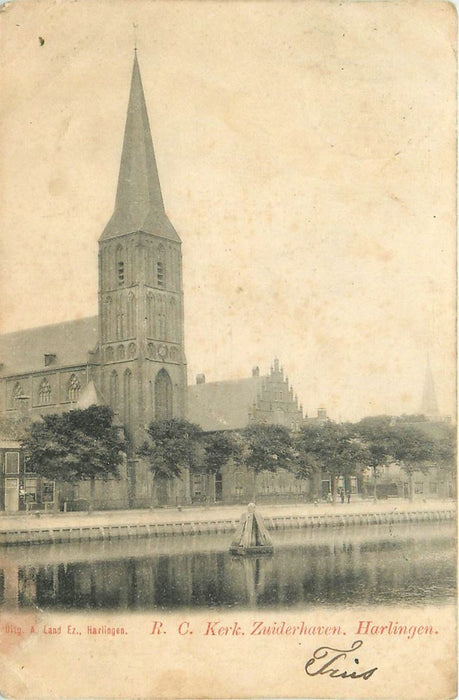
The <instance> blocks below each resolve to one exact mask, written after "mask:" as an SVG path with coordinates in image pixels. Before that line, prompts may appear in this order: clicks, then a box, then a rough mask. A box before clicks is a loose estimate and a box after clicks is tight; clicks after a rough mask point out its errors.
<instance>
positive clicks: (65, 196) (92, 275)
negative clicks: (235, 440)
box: [0, 0, 457, 699]
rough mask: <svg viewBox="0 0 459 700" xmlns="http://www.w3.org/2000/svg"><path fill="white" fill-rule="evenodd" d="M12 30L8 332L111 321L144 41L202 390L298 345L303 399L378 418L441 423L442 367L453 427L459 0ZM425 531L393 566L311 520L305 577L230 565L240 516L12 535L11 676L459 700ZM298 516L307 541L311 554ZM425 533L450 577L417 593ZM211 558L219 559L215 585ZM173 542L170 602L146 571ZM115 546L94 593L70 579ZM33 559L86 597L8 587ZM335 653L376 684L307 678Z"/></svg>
mask: <svg viewBox="0 0 459 700" xmlns="http://www.w3.org/2000/svg"><path fill="white" fill-rule="evenodd" d="M0 32H1V47H0V56H1V62H2V67H3V69H2V74H1V77H0V89H1V96H2V97H1V105H0V149H1V154H2V157H1V170H0V178H1V183H2V184H1V195H0V219H1V237H0V260H1V263H0V275H1V276H0V290H1V299H2V304H1V309H0V329H1V332H2V333H11V332H14V331H19V330H22V329H27V328H29V327H36V326H37V327H38V326H45V325H48V324H53V323H60V322H63V321H69V320H74V319H80V318H85V317H88V316H93V315H95V314H97V309H98V300H97V294H98V263H97V254H98V248H97V246H98V243H97V242H98V238H99V236H100V234H101V233H102V231H103V229H104V227H105V226H106V224H107V222H108V220H109V218H110V216H111V214H112V212H113V206H114V202H115V195H116V183H117V178H118V171H119V165H120V157H121V147H122V141H123V130H124V124H125V119H126V109H127V103H128V94H129V85H130V80H131V71H132V61H133V57H134V47H136V49H137V56H138V61H139V65H140V70H141V74H142V83H143V89H144V93H145V100H146V105H147V109H148V115H149V120H150V127H151V134H152V138H153V143H154V147H155V153H156V160H157V165H158V172H159V179H160V182H161V188H162V195H163V199H164V203H165V209H166V213H167V216H168V217H169V219H170V221H171V222H172V224H173V226H174V227H175V229H176V230H177V231H178V233H179V234H180V238H181V240H182V246H183V287H184V300H185V301H184V303H185V347H186V354H187V360H188V377H189V378H188V381H189V383H190V384H193V383H194V381H195V380H194V377H195V375H196V374H199V373H203V374H205V375H206V377H208V378H209V379H210V380H213V381H223V380H228V379H238V378H241V377H246V376H248V375H249V374H250V371H251V368H252V366H257V365H262V366H263V367H264V368H267V367H269V365H270V363H271V362H272V361H273V358H274V357H280V358H281V360H282V363H283V365H284V367H285V368H286V371H288V374H289V377H291V380H292V384H293V386H294V388H295V392H297V394H298V397H299V401H300V402H301V403H302V404H303V406H304V410H305V411H307V412H309V413H310V414H313V413H314V412H315V410H316V408H317V407H318V406H322V405H325V406H326V407H327V411H328V414H329V415H330V416H331V418H332V419H333V420H335V421H356V420H359V419H360V418H361V417H363V416H366V415H378V414H397V415H401V414H415V413H417V412H418V407H419V402H420V397H421V393H422V385H423V381H424V373H425V367H426V361H427V360H426V358H427V357H429V358H430V363H431V366H432V370H433V374H434V376H435V382H436V392H437V397H438V403H439V405H440V410H441V413H442V414H444V415H449V416H451V417H452V421H453V423H454V422H455V279H456V270H455V246H456V244H455V227H456V70H457V67H456V47H457V34H456V32H457V22H456V11H455V8H454V6H453V5H452V4H450V3H446V2H372V3H362V2H343V3H338V2H315V0H307V1H304V2H291V3H290V2H280V1H279V2H277V1H274V2H250V1H247V2H207V3H201V2H173V1H170V2H145V1H140V0H139V1H138V0H132V1H131V2H123V1H121V0H110V1H108V0H105V1H104V0H97V1H94V0H78V1H76V2H70V1H67V2H62V1H53V2H51V1H49V0H36V1H31V0H23V1H21V2H19V1H18V2H11V3H5V4H3V5H2V6H1V8H0ZM2 359H3V358H2ZM320 507H321V508H322V505H321V506H320ZM260 508H261V511H262V512H263V508H262V507H260ZM312 508H313V506H312V504H310V503H309V504H306V503H305V504H304V513H309V514H310V513H311V512H312ZM241 512H242V509H241ZM178 517H180V518H183V515H179V516H178ZM135 519H136V516H135V511H134V515H133V518H132V522H134V523H135ZM437 524H438V523H432V528H431V530H432V532H433V530H434V529H435V527H436V526H437ZM434 526H435V527H434ZM372 527H373V526H372ZM374 527H375V528H378V527H379V526H374ZM419 527H420V528H424V529H423V530H422V531H421V530H419V531H418V533H419V532H421V534H422V537H421V540H422V542H421V544H420V542H419V541H418V539H416V536H415V535H413V534H412V533H411V534H409V535H407V534H406V533H404V534H403V538H404V539H403V542H404V544H403V547H402V548H401V549H400V548H399V549H397V548H395V549H394V554H393V556H392V555H391V554H390V552H388V551H387V547H388V546H389V545H387V544H382V543H381V542H382V540H381V537H380V536H379V535H377V534H376V530H374V532H372V533H369V530H370V529H371V528H366V527H365V526H363V529H362V532H360V533H359V532H355V533H354V534H352V536H351V535H346V536H345V535H344V530H343V529H340V530H339V532H338V530H336V531H335V530H334V529H331V530H328V531H324V530H321V531H320V533H319V531H316V532H314V533H312V534H311V533H310V532H309V531H308V533H307V542H308V547H309V549H308V554H307V558H306V559H302V560H301V561H302V562H303V569H302V570H301V571H302V573H301V579H300V574H298V576H297V577H295V574H294V573H293V574H292V573H291V571H293V572H294V570H295V560H294V559H292V558H291V559H290V560H289V562H288V564H286V566H288V571H289V574H288V576H285V577H283V575H282V565H279V567H278V568H276V564H275V560H273V561H274V564H272V563H266V562H261V565H260V564H256V562H255V561H244V562H241V561H237V562H234V561H230V562H229V561H227V560H223V558H222V559H219V556H221V557H223V554H221V552H224V553H225V556H226V552H227V549H228V547H229V544H230V541H231V535H230V534H228V533H226V534H225V535H219V536H218V537H219V538H220V539H219V540H218V542H216V540H215V538H214V539H212V536H209V537H208V538H207V536H204V535H202V536H201V535H196V536H194V537H188V538H187V537H186V536H182V537H181V538H179V539H180V542H178V540H177V537H170V538H167V537H166V538H161V541H160V540H159V538H155V539H148V538H147V539H142V540H138V541H137V540H136V541H134V540H132V541H129V544H128V545H127V546H126V547H125V548H124V549H123V543H121V542H120V543H117V544H116V543H115V544H116V546H114V547H113V548H111V547H110V546H109V545H108V544H107V543H105V542H104V543H99V544H100V547H99V545H98V543H97V542H93V543H91V544H90V545H89V544H88V546H87V547H86V546H85V545H84V544H81V545H79V548H78V551H77V552H76V550H75V549H74V550H73V551H72V552H71V553H69V550H68V549H66V547H67V546H66V545H65V544H60V545H57V544H56V545H39V544H37V545H35V546H34V547H30V548H28V549H27V548H17V549H16V548H14V547H5V548H2V550H1V552H0V559H1V566H2V571H3V584H2V586H3V600H4V604H3V606H2V607H1V608H0V628H1V634H0V667H1V673H0V693H1V695H2V696H4V697H7V698H9V697H11V698H13V697H14V698H52V697H55V698H84V697H92V698H123V697H135V698H175V697H181V698H189V697H194V698H200V697H208V698H226V697H234V698H243V697H247V698H252V697H254V698H255V697H278V698H283V697H303V698H314V697H317V698H337V697H343V698H369V697H371V698H426V699H427V698H429V699H430V698H449V697H453V696H454V695H455V693H456V677H457V669H456V657H457V641H456V639H457V637H456V606H455V596H454V595H451V594H450V595H448V596H442V595H440V593H439V591H440V592H441V590H440V589H442V586H443V584H444V575H446V574H445V571H446V569H445V568H442V567H443V566H444V562H443V560H442V559H441V556H440V555H441V548H442V547H443V546H444V532H443V531H442V533H443V535H442V537H440V535H441V534H442V533H440V534H438V533H437V535H436V537H437V539H435V537H434V536H433V535H432V532H431V531H430V530H429V528H430V523H427V522H425V523H421V524H419ZM394 528H395V529H394V533H395V532H396V527H395V526H394ZM363 531H365V532H363ZM276 534H277V537H278V539H277V540H276V538H274V539H275V545H276V542H277V543H279V546H280V545H281V544H282V543H283V547H284V548H285V550H286V551H287V552H288V551H291V552H293V553H295V552H296V551H297V550H296V549H294V548H295V547H299V546H303V545H304V542H303V544H301V542H300V539H299V538H300V535H299V534H296V535H295V534H291V537H290V539H289V536H288V534H287V535H285V533H280V534H278V533H276ZM447 534H448V536H449V537H450V538H451V540H452V539H454V537H455V530H454V527H453V526H452V528H451V529H450V530H448V533H447ZM284 535H285V541H284V540H283V539H282V537H284ZM366 535H368V538H369V539H368V541H367V540H365V541H364V539H365V536H366ZM393 536H394V538H395V539H396V537H397V535H396V534H394V535H393ZM215 537H216V536H215ZM305 537H306V535H305ZM314 537H315V538H316V539H314ZM206 538H207V539H206ZM226 540H227V544H226ZM222 542H223V544H222ZM384 542H385V540H384ZM117 546H119V549H117V548H116V547H117ZM289 547H290V550H289ZM422 547H426V548H427V550H428V554H427V555H426V558H425V560H424V566H426V567H427V569H428V570H429V571H430V572H432V571H434V572H436V573H435V574H434V575H433V583H432V579H429V581H427V582H426V584H425V593H424V594H423V595H419V596H418V598H417V599H416V600H413V599H411V598H410V590H411V589H410V583H409V581H410V579H411V578H412V579H413V581H414V580H415V579H416V580H417V577H418V578H420V579H422V575H423V573H422V572H421V573H420V572H419V571H418V568H417V566H418V565H417V563H416V562H417V560H414V559H411V557H412V556H413V552H417V551H418V550H419V549H420V548H422ZM292 548H293V549H292ZM298 551H300V550H298ZM190 552H191V553H193V555H194V558H193V557H190V556H189V555H190ZM209 552H210V553H211V554H212V552H213V553H214V554H212V556H214V558H215V562H216V563H215V567H216V568H215V571H218V570H219V568H218V567H219V566H220V564H219V563H218V562H223V563H221V568H220V577H219V578H218V576H217V578H216V579H215V580H213V579H212V581H210V579H209V580H206V579H205V576H204V575H203V577H202V579H199V580H198V579H197V578H196V577H194V578H193V576H194V572H195V571H198V570H199V567H200V566H201V565H203V564H202V562H203V557H204V558H205V556H207V555H209ZM153 555H154V556H155V557H157V558H161V557H163V559H162V560H161V561H162V564H161V562H160V563H159V564H157V569H156V570H155V571H156V574H155V575H156V579H155V580H156V582H157V585H158V587H159V586H160V584H161V576H162V575H164V577H165V578H164V580H165V581H167V586H168V591H164V590H163V589H161V590H162V598H161V601H160V602H159V603H158V599H157V598H155V597H154V596H153V595H150V593H151V591H150V588H149V586H150V585H151V582H150V579H148V576H147V573H146V572H147V570H148V571H149V569H148V566H147V565H145V567H146V568H142V567H143V564H142V562H148V560H149V557H151V556H153ZM209 556H210V555H209ZM292 556H293V554H292ZM295 556H296V555H295ZM305 556H306V555H305ZM453 556H454V555H453ZM346 557H347V559H348V560H349V561H347V559H346ZM366 560H367V561H371V562H372V563H371V567H372V568H371V569H368V570H367V569H365V568H364V565H365V562H366ZM299 561H300V560H299ZM75 562H76V563H75ZM91 562H98V563H99V564H100V568H99V569H98V570H97V572H96V573H95V574H94V577H95V578H94V579H91V581H89V583H88V588H87V590H86V589H85V590H83V588H82V589H81V590H79V591H78V596H79V597H78V604H74V601H75V600H76V598H75V595H76V594H75V591H73V592H72V590H70V587H67V588H66V586H67V583H66V582H68V581H70V579H71V577H69V576H68V575H67V574H68V571H73V569H72V567H75V566H76V567H77V569H78V567H79V566H80V567H83V568H84V566H89V565H90V564H91ZM129 562H131V564H129ZM139 562H140V563H139ZM304 562H307V566H306V568H305V564H304ZM378 562H379V564H378ZM426 562H427V563H426ZM399 563H401V567H402V568H401V572H402V573H400V572H399V569H398V568H397V567H398V565H399ZM161 566H162V568H161ZM260 566H261V568H260ZM298 566H300V565H298ZM347 566H349V567H350V568H349V569H346V567H347ZM451 566H452V567H453V570H454V564H453V565H451V564H450V565H449V568H447V572H448V576H451ZM187 567H188V569H187ZM257 567H258V568H257ZM273 567H274V568H273ZM342 567H344V568H342ZM403 567H404V568H403ZM25 570H27V571H29V572H30V571H32V570H33V571H34V572H35V573H34V574H33V576H34V582H35V583H34V585H36V586H38V588H37V590H38V593H37V600H38V599H39V598H40V596H39V592H40V586H42V590H43V591H44V590H45V589H46V590H48V589H49V590H51V591H56V590H59V591H60V593H61V597H60V598H59V599H53V598H52V595H51V597H48V598H47V597H46V595H44V594H43V595H42V597H41V598H40V600H41V601H42V603H43V604H40V603H39V602H38V603H37V604H36V605H34V606H30V605H28V606H27V605H21V597H20V596H19V599H18V596H17V591H16V593H14V591H13V594H12V598H14V596H16V598H15V600H16V604H15V605H11V604H9V603H8V601H10V603H11V600H12V598H11V596H10V598H8V594H9V593H11V591H9V589H8V585H9V584H8V581H10V580H11V576H12V575H14V576H15V577H17V576H18V575H19V577H20V576H22V575H23V573H20V574H18V571H20V572H23V571H25ZM81 570H83V569H81ZM78 571H79V569H78ZM190 571H191V573H190ZM36 572H38V574H37V573H36ZM120 572H122V573H123V575H125V576H127V577H128V578H127V579H123V581H121V574H120ZM161 572H162V573H161ZM72 575H73V574H72ZM118 575H120V579H119V580H118V578H117V576H118ZM129 576H131V579H129ZM142 576H143V577H144V578H143V579H142ZM187 576H189V579H188V578H186V577H187ZM309 576H311V577H312V579H311V581H312V583H311V581H310V580H309V578H308V577H309ZM314 576H315V577H316V578H315V579H314ZM398 576H399V577H400V578H397V577H398ZM40 577H41V578H40ZM53 577H54V578H53ZM184 577H185V578H184ZM185 579H186V580H185ZM71 580H72V581H75V580H76V578H74V579H71ZM126 580H128V581H131V583H128V584H126ZM15 581H16V583H17V578H16V579H15ZM53 581H54V583H53ZM142 581H143V583H142ZM346 581H347V582H348V583H346ZM50 582H51V583H50ZM351 583H352V586H353V588H352V590H353V595H352V599H351V598H348V597H347V596H346V590H347V589H346V586H347V585H349V586H351ZM20 585H22V589H21V590H22V594H23V596H24V595H25V593H24V591H26V588H27V586H26V585H25V584H24V582H23V581H22V584H21V581H20ZM72 585H73V584H72ZM199 585H203V586H204V588H205V590H206V591H209V590H210V589H212V591H213V593H212V595H210V594H209V595H210V597H207V598H206V595H204V594H202V595H201V596H200V592H199V590H197V588H198V587H199ZM389 585H390V586H393V590H394V591H397V592H396V593H394V594H393V595H392V594H391V593H390V591H389V589H387V590H386V589H385V586H389ZM53 586H54V587H53ZM91 586H92V587H93V588H92V589H91ZM142 586H144V588H143V589H142ZM308 586H312V589H311V590H313V591H314V595H312V597H310V598H308V597H307V596H305V595H304V591H305V590H309V588H308ZM413 586H414V583H413ZM233 588H234V591H235V593H234V591H233ZM421 588H422V581H421V583H420V584H419V589H421ZM242 590H243V591H244V596H243V599H240V598H238V592H240V591H242ZM349 590H350V589H349ZM391 590H392V589H391ZM91 591H92V592H94V591H97V595H96V594H95V597H94V596H93V597H92V598H91V595H92V593H91ZM120 591H121V593H120ZM139 591H141V592H139ZM174 591H175V592H174ZM177 591H178V592H177ZM184 591H185V593H184ZM215 591H217V593H215ZM218 591H219V593H218ZM222 591H223V592H222ZM225 591H226V593H225ZM228 591H230V592H229V593H228ZM375 591H377V594H376V593H375ZM214 593H215V595H214ZM213 595H214V597H212V596H213ZM72 596H73V597H72ZM85 596H86V598H85ZM135 596H137V597H135ZM142 596H143V597H142ZM225 596H226V597H225ZM206 600H207V601H210V602H208V603H207V604H206ZM85 601H86V602H85ZM87 601H89V602H87ZM91 601H92V602H91ZM94 601H96V602H95V603H94ZM196 601H197V602H196ZM372 629H373V631H371V630H372ZM94 630H96V632H94ZM97 630H99V631H97ZM257 630H258V631H257ZM262 630H265V631H264V632H263V633H262ZM258 632H260V633H258ZM325 647H327V649H329V650H330V649H331V650H335V651H336V654H341V657H340V659H339V660H338V661H337V662H336V663H341V662H342V663H344V662H345V663H346V664H347V665H346V669H347V670H348V671H349V674H350V673H351V672H352V671H353V672H354V673H355V674H357V671H358V674H357V675H358V676H359V677H352V676H351V677H344V678H343V677H341V678H340V677H330V675H329V674H327V673H324V674H318V675H314V674H310V673H307V672H306V671H305V666H307V663H308V661H309V660H311V659H313V658H314V654H316V653H318V654H319V656H320V653H321V652H320V651H319V652H318V650H320V649H323V648H325ZM323 653H332V652H330V651H327V652H323ZM333 653H334V652H333ZM357 655H358V656H357ZM309 668H310V669H311V666H310V667H309ZM365 674H366V676H365Z"/></svg>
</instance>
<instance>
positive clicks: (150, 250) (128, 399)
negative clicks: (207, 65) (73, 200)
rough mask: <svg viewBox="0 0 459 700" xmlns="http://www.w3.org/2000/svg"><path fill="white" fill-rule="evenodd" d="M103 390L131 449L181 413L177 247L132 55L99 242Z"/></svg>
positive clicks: (180, 290)
mask: <svg viewBox="0 0 459 700" xmlns="http://www.w3.org/2000/svg"><path fill="white" fill-rule="evenodd" d="M99 347H100V353H101V370H100V371H101V378H100V380H101V390H102V393H103V395H104V397H105V399H106V400H107V402H108V403H109V404H110V406H111V407H112V409H113V410H114V411H115V413H116V414H117V415H118V417H119V419H120V421H121V422H122V423H123V425H124V426H125V429H126V432H127V434H128V436H129V438H130V439H131V441H132V444H133V446H134V447H135V446H137V445H139V444H140V443H141V442H143V440H144V439H145V426H146V425H148V424H149V423H150V422H151V421H152V420H155V419H157V420H159V419H164V418H172V417H183V416H184V415H185V392H186V360H185V351H184V332H183V286H182V255H181V241H180V238H179V236H178V235H177V233H176V231H175V229H174V228H173V226H172V224H171V223H170V221H169V219H168V218H167V215H166V213H165V210H164V204H163V198H162V194H161V187H160V183H159V177H158V170H157V167H156V159H155V153H154V149H153V142H152V138H151V133H150V125H149V121H148V114H147V108H146V104H145V97H144V93H143V88H142V80H141V77H140V70H139V64H138V61H137V53H135V56H134V66H133V70H132V80H131V90H130V95H129V104H128V110H127V119H126V127H125V131H124V141H123V148H122V155H121V165H120V170H119V177H118V189H117V193H116V201H115V207H114V211H113V214H112V216H111V218H110V220H109V222H108V224H107V226H106V227H105V229H104V231H103V233H102V235H101V237H100V239H99Z"/></svg>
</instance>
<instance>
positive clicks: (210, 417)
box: [188, 376, 267, 430]
mask: <svg viewBox="0 0 459 700" xmlns="http://www.w3.org/2000/svg"><path fill="white" fill-rule="evenodd" d="M266 379H267V378H266V377H260V376H256V377H248V378H246V379H236V380H228V381H223V382H208V383H202V384H194V385H192V386H189V387H188V419H189V420H190V421H191V422H192V423H197V424H198V425H200V426H201V428H202V429H203V430H235V429H236V428H245V426H246V425H247V424H248V422H249V409H250V407H251V406H252V404H253V403H254V402H255V401H256V399H257V396H258V393H259V390H260V389H261V387H262V385H263V383H264V382H265V381H266Z"/></svg>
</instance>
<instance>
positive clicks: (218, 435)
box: [204, 431, 242, 474]
mask: <svg viewBox="0 0 459 700" xmlns="http://www.w3.org/2000/svg"><path fill="white" fill-rule="evenodd" d="M238 438H239V436H237V435H236V434H235V433H230V432H226V431H218V432H214V433H206V434H205V436H204V468H205V470H206V471H207V472H208V473H209V474H217V472H219V471H220V469H221V468H222V467H223V466H225V464H227V463H228V462H229V461H230V459H233V460H238V459H240V458H241V456H242V443H241V440H240V439H238Z"/></svg>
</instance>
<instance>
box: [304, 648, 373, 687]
mask: <svg viewBox="0 0 459 700" xmlns="http://www.w3.org/2000/svg"><path fill="white" fill-rule="evenodd" d="M362 644H363V642H362V640H361V639H357V640H356V641H355V642H354V643H353V644H352V645H351V647H350V649H335V648H334V647H319V648H318V649H316V650H315V651H314V653H313V655H312V656H311V658H310V659H308V661H306V665H305V667H304V670H305V671H306V673H307V674H308V676H330V678H363V680H364V681H367V680H368V679H369V678H371V676H372V675H373V673H374V672H375V671H377V670H378V667H377V666H375V667H374V668H370V669H368V671H361V672H360V673H357V671H356V669H355V666H353V664H359V663H360V662H359V659H358V658H356V657H355V652H356V651H357V649H360V647H361V646H362ZM350 656H353V657H354V658H350ZM348 657H349V658H348ZM350 664H352V666H350ZM339 666H341V667H343V666H344V667H345V668H346V666H347V667H348V668H347V669H346V670H342V669H340V668H339ZM351 668H352V670H351Z"/></svg>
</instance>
